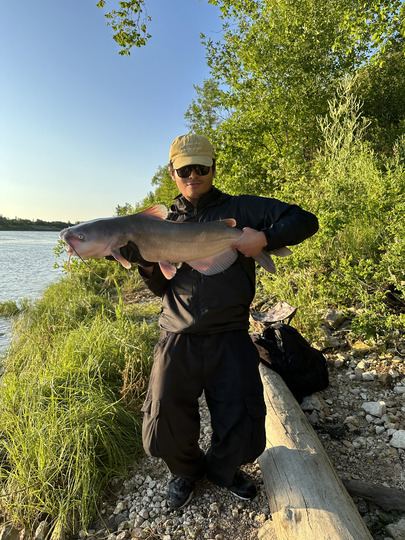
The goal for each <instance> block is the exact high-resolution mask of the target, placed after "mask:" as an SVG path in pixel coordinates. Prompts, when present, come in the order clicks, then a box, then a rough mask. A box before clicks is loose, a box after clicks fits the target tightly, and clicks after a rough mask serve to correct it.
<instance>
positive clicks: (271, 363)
mask: <svg viewBox="0 0 405 540" xmlns="http://www.w3.org/2000/svg"><path fill="white" fill-rule="evenodd" d="M251 337H252V340H253V342H254V343H255V345H256V347H257V348H258V350H259V355H260V361H261V362H262V363H263V364H265V365H266V366H267V367H269V368H270V369H272V370H273V371H276V372H277V373H278V374H279V375H280V376H281V377H282V378H283V380H284V382H285V383H286V385H287V386H288V388H289V389H290V391H291V393H292V394H293V396H294V397H295V399H296V400H297V401H298V402H299V403H301V401H302V399H303V398H304V397H305V396H309V395H310V394H312V393H313V392H317V391H319V390H323V389H324V388H326V387H327V386H328V384H329V375H328V368H327V364H326V359H325V357H324V355H323V354H322V353H321V351H318V349H315V348H314V347H311V345H310V344H309V343H308V341H307V340H306V339H305V338H304V337H303V336H302V335H301V334H300V333H299V332H298V330H297V329H296V328H294V327H293V326H290V325H289V324H284V323H277V324H273V325H271V326H269V327H268V328H266V329H265V330H264V331H263V333H262V334H261V335H260V334H253V335H252V336H251Z"/></svg>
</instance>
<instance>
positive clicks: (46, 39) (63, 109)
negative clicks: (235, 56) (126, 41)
mask: <svg viewBox="0 0 405 540" xmlns="http://www.w3.org/2000/svg"><path fill="white" fill-rule="evenodd" d="M96 4H97V0H69V1H65V0H18V1H17V0H4V1H3V2H2V6H1V17H0V67H1V71H0V214H1V215H3V216H5V217H8V218H14V217H19V218H26V219H44V220H47V221H54V220H62V221H68V220H70V221H72V222H74V221H77V220H80V221H83V220H88V219H94V218H97V217H106V216H111V215H113V214H114V210H115V207H116V205H117V204H125V203H126V202H129V203H132V204H133V203H136V202H138V201H140V200H141V199H143V198H144V197H145V196H146V195H147V193H148V192H149V191H151V190H152V189H153V188H152V186H151V179H152V177H153V175H154V174H155V173H156V171H157V169H158V167H159V166H163V165H165V164H166V163H167V161H168V153H169V147H170V144H171V142H172V140H173V139H174V138H175V137H176V136H177V135H180V134H182V133H185V132H186V131H187V127H186V125H185V122H184V113H185V111H186V110H187V108H188V106H189V105H190V103H191V101H192V99H193V98H194V97H195V91H194V88H193V85H194V84H196V85H201V84H202V82H203V80H204V79H205V78H208V77H209V70H208V67H207V66H206V62H205V49H204V46H203V45H202V44H201V42H200V32H203V33H204V34H206V35H207V36H211V37H212V38H213V39H214V40H215V39H219V38H220V35H221V34H220V30H221V28H222V25H221V20H220V18H219V10H218V9H217V8H216V7H214V6H212V5H208V3H207V0H204V1H203V2H200V1H198V0H149V2H148V14H149V15H150V16H151V17H152V22H151V23H150V26H149V31H150V33H151V34H152V38H151V40H150V41H149V42H148V43H147V45H146V46H145V47H143V48H141V49H136V48H135V49H133V50H132V52H131V56H130V57H126V56H121V55H119V54H118V51H119V47H118V45H116V43H115V41H114V40H113V39H112V30H111V28H109V27H107V26H106V19H105V17H104V11H103V10H101V9H98V8H97V7H96ZM107 5H108V2H107ZM110 5H111V2H110Z"/></svg>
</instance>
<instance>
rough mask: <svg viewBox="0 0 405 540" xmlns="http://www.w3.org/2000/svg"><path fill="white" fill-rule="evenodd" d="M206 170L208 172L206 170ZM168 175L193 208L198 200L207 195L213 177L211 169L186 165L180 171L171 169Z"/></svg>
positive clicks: (196, 165)
mask: <svg viewBox="0 0 405 540" xmlns="http://www.w3.org/2000/svg"><path fill="white" fill-rule="evenodd" d="M207 169H208V172H207V173H206V174H204V173H205V172H206V170H207ZM170 174H171V175H172V178H173V180H174V181H175V182H176V184H177V187H178V189H179V191H180V193H181V194H182V195H183V196H184V197H185V198H186V199H187V200H188V201H189V202H191V204H193V205H194V206H197V202H198V199H199V198H200V197H201V195H204V193H207V192H208V191H209V190H210V189H211V186H212V180H213V177H214V173H213V167H205V166H204V165H198V164H195V165H187V166H186V167H182V168H181V169H177V170H176V169H171V170H170Z"/></svg>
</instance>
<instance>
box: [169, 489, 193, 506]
mask: <svg viewBox="0 0 405 540" xmlns="http://www.w3.org/2000/svg"><path fill="white" fill-rule="evenodd" d="M193 495H194V491H192V492H191V493H190V495H189V496H188V498H187V499H186V500H185V501H184V503H183V504H182V505H181V506H171V505H170V504H169V508H170V510H181V508H184V507H185V506H186V505H187V504H188V503H189V502H190V501H191V499H192V497H193Z"/></svg>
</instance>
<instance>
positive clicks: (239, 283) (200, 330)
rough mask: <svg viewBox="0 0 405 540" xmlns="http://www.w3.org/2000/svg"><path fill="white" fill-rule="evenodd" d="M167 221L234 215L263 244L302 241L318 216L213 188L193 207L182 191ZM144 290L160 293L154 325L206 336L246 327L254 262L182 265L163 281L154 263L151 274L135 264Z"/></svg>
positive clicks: (276, 245)
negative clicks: (206, 267)
mask: <svg viewBox="0 0 405 540" xmlns="http://www.w3.org/2000/svg"><path fill="white" fill-rule="evenodd" d="M170 210H171V211H170V213H169V215H168V219H169V220H172V221H214V220H218V219H225V218H234V219H235V220H236V222H237V225H236V226H237V227H238V228H239V229H243V227H251V228H253V229H256V230H259V231H263V232H264V233H265V235H266V238H267V242H268V248H269V249H274V248H279V247H283V246H288V245H294V244H298V243H300V242H302V241H303V240H305V239H306V238H308V237H309V236H311V235H313V234H314V233H315V232H316V231H317V230H318V220H317V218H316V217H315V216H314V215H313V214H311V213H310V212H306V211H305V210H302V209H301V208H300V207H299V206H296V205H289V204H286V203H284V202H281V201H279V200H277V199H270V198H264V197H257V196H253V195H239V196H231V195H227V194H225V193H222V192H221V191H219V190H218V189H217V188H215V187H213V188H211V190H210V191H209V192H208V193H206V194H205V195H203V196H202V197H201V198H200V199H199V201H198V206H197V207H196V208H194V206H193V205H192V204H191V203H190V202H189V201H187V199H185V198H184V197H183V196H182V195H179V196H178V197H176V199H175V200H174V204H173V206H172V207H171V209H170ZM140 274H141V276H142V277H143V279H144V281H145V283H146V285H147V286H148V288H149V289H150V290H151V291H152V292H153V293H155V294H156V295H158V296H162V313H161V316H160V319H159V323H160V326H161V328H162V329H164V330H167V331H169V332H178V333H193V334H211V333H216V332H224V331H230V330H241V329H244V330H247V329H248V328H249V307H250V304H251V302H252V300H253V297H254V294H255V262H254V260H253V259H252V258H247V257H245V256H244V255H242V254H239V256H238V258H237V260H236V261H235V262H234V264H232V266H231V267H230V268H228V269H227V270H225V271H224V272H221V273H220V274H216V275H213V276H204V275H202V274H200V273H199V272H198V271H196V270H194V269H192V268H191V267H190V266H189V265H188V264H186V263H182V264H181V265H180V267H179V268H178V270H177V273H176V275H175V276H174V278H173V279H171V280H167V279H166V278H165V277H164V276H163V274H162V272H161V271H160V268H159V265H158V264H155V267H154V271H153V274H152V276H151V277H149V278H148V277H146V276H145V274H143V272H142V269H141V268H140Z"/></svg>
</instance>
